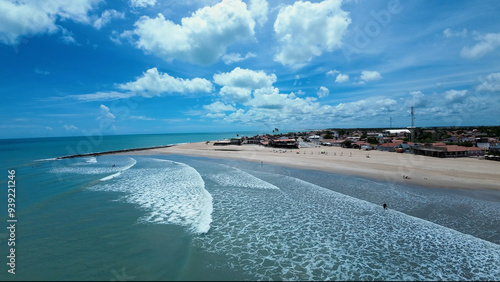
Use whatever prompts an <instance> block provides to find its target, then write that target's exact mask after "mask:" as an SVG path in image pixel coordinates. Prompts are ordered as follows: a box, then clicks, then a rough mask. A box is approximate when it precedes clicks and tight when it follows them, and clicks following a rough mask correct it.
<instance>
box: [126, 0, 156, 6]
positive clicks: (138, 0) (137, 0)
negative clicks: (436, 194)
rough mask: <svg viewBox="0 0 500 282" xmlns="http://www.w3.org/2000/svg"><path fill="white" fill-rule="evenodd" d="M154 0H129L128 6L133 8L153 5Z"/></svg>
mask: <svg viewBox="0 0 500 282" xmlns="http://www.w3.org/2000/svg"><path fill="white" fill-rule="evenodd" d="M155 4H156V0H130V6H132V7H133V8H144V7H147V6H154V5H155Z"/></svg>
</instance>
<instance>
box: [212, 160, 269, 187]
mask: <svg viewBox="0 0 500 282" xmlns="http://www.w3.org/2000/svg"><path fill="white" fill-rule="evenodd" d="M219 166H220V167H223V168H225V169H224V171H223V172H222V173H216V174H209V175H207V177H208V179H210V180H212V181H214V182H216V183H217V184H219V185H221V186H229V187H238V188H253V189H276V190H279V188H278V187H276V186H275V185H273V184H271V183H269V182H266V181H264V180H262V179H260V178H257V177H255V176H253V175H251V174H249V173H247V172H245V171H242V170H240V169H237V168H233V167H230V166H226V165H221V164H219Z"/></svg>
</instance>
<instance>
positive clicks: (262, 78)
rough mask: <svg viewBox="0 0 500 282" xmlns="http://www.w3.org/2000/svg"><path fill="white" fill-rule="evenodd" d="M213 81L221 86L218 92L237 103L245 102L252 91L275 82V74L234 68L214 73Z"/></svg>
mask: <svg viewBox="0 0 500 282" xmlns="http://www.w3.org/2000/svg"><path fill="white" fill-rule="evenodd" d="M213 78H214V82H215V83H216V84H218V85H220V86H222V88H221V90H220V92H219V94H220V95H221V96H222V97H224V98H226V99H228V100H231V101H234V102H237V103H246V102H248V101H249V100H250V99H251V97H252V91H253V90H256V89H261V88H269V87H271V86H272V85H273V83H274V82H276V80H277V78H276V75H275V74H271V75H268V74H266V73H265V72H264V71H254V70H249V69H242V68H239V67H237V68H235V69H233V70H232V71H231V72H227V73H220V74H215V75H214V77H213Z"/></svg>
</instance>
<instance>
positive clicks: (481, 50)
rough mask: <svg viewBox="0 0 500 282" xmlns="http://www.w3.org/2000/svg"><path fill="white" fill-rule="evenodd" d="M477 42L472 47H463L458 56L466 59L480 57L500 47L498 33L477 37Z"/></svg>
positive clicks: (499, 35) (499, 34)
mask: <svg viewBox="0 0 500 282" xmlns="http://www.w3.org/2000/svg"><path fill="white" fill-rule="evenodd" d="M475 39H476V40H477V41H479V42H478V43H477V44H476V45H474V46H472V47H464V48H462V51H461V52H460V55H461V56H462V57H464V58H467V59H475V58H479V57H482V56H484V55H486V54H488V53H490V52H492V51H493V50H495V49H496V48H497V47H499V46H500V33H488V34H486V35H477V36H476V38H475Z"/></svg>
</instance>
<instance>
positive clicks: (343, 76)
mask: <svg viewBox="0 0 500 282" xmlns="http://www.w3.org/2000/svg"><path fill="white" fill-rule="evenodd" d="M347 81H349V76H348V75H347V74H342V73H339V74H338V75H337V77H336V78H335V83H343V82H347Z"/></svg>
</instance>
